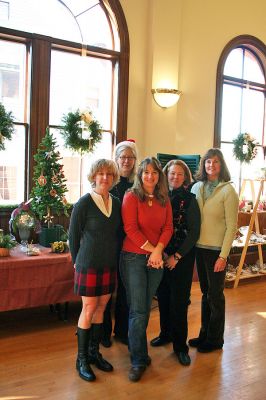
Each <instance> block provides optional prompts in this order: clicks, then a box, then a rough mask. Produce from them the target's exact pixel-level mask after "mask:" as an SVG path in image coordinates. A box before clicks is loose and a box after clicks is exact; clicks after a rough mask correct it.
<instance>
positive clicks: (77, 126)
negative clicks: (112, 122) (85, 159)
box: [60, 110, 102, 154]
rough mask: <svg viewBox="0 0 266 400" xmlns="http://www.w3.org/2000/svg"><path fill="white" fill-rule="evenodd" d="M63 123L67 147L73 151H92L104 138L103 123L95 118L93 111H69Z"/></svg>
mask: <svg viewBox="0 0 266 400" xmlns="http://www.w3.org/2000/svg"><path fill="white" fill-rule="evenodd" d="M62 124H63V128H62V129H61V131H60V133H61V135H62V136H63V138H64V143H65V147H67V148H69V149H71V150H72V151H76V152H80V153H81V154H82V153H91V152H93V150H94V147H95V145H96V143H99V142H100V140H101V138H102V128H101V125H100V124H99V122H98V121H97V120H96V119H94V118H93V115H92V113H91V111H83V112H81V111H80V110H76V111H75V112H69V113H68V114H66V115H64V116H63V118H62ZM85 135H86V136H88V138H87V139H85V138H84V137H82V136H85Z"/></svg>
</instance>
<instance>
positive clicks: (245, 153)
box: [233, 133, 257, 164]
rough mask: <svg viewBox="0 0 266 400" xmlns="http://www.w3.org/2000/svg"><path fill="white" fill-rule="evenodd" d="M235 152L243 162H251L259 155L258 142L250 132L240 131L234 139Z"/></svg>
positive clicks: (236, 156)
mask: <svg viewBox="0 0 266 400" xmlns="http://www.w3.org/2000/svg"><path fill="white" fill-rule="evenodd" d="M233 144H234V147H233V154H234V156H235V158H236V159H237V160H239V161H240V162H241V163H243V162H245V163H247V164H249V163H250V162H251V160H253V158H255V157H256V155H257V147H256V146H257V143H256V141H255V139H254V138H253V137H252V136H251V135H250V134H249V133H239V135H238V136H237V137H236V138H235V139H234V140H233Z"/></svg>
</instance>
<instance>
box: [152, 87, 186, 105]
mask: <svg viewBox="0 0 266 400" xmlns="http://www.w3.org/2000/svg"><path fill="white" fill-rule="evenodd" d="M151 92H152V95H153V98H154V100H155V102H156V103H157V104H158V105H159V106H160V107H162V108H169V107H172V106H174V105H175V104H176V103H177V102H178V100H179V98H180V96H181V93H182V92H181V91H180V90H177V89H161V88H159V89H152V90H151Z"/></svg>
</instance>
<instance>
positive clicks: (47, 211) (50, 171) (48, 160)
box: [30, 128, 70, 227]
mask: <svg viewBox="0 0 266 400" xmlns="http://www.w3.org/2000/svg"><path fill="white" fill-rule="evenodd" d="M56 147H58V145H57V144H56V140H55V139H54V137H53V135H52V134H51V133H50V131H49V129H48V128H47V129H46V135H45V137H44V138H43V139H42V141H41V143H40V145H39V147H38V150H37V154H35V155H34V160H35V162H36V165H35V167H34V173H33V182H34V186H33V188H32V191H31V194H30V197H31V203H30V205H31V209H32V210H33V211H34V212H35V214H36V215H38V217H39V219H40V220H42V219H44V222H47V223H48V227H50V226H51V225H52V219H53V218H54V217H53V215H52V213H56V214H57V215H59V214H60V212H62V211H63V212H64V214H65V215H66V216H68V212H67V211H68V209H69V207H70V204H69V203H68V202H67V200H66V197H65V193H66V192H67V191H68V189H67V187H66V184H65V182H66V178H65V175H64V172H63V165H62V164H61V163H60V162H59V161H60V160H61V159H62V157H60V153H59V152H58V151H56Z"/></svg>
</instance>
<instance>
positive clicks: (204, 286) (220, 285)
mask: <svg viewBox="0 0 266 400" xmlns="http://www.w3.org/2000/svg"><path fill="white" fill-rule="evenodd" d="M219 254H220V251H217V250H209V249H201V248H197V251H196V261H197V270H198V276H199V282H200V288H201V292H202V300H201V329H200V334H199V336H200V337H201V338H202V339H204V340H205V339H206V340H208V342H210V343H211V344H214V345H223V343H224V323H225V297H224V281H225V270H224V271H221V272H214V264H215V262H216V260H217V258H218V257H219Z"/></svg>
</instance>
